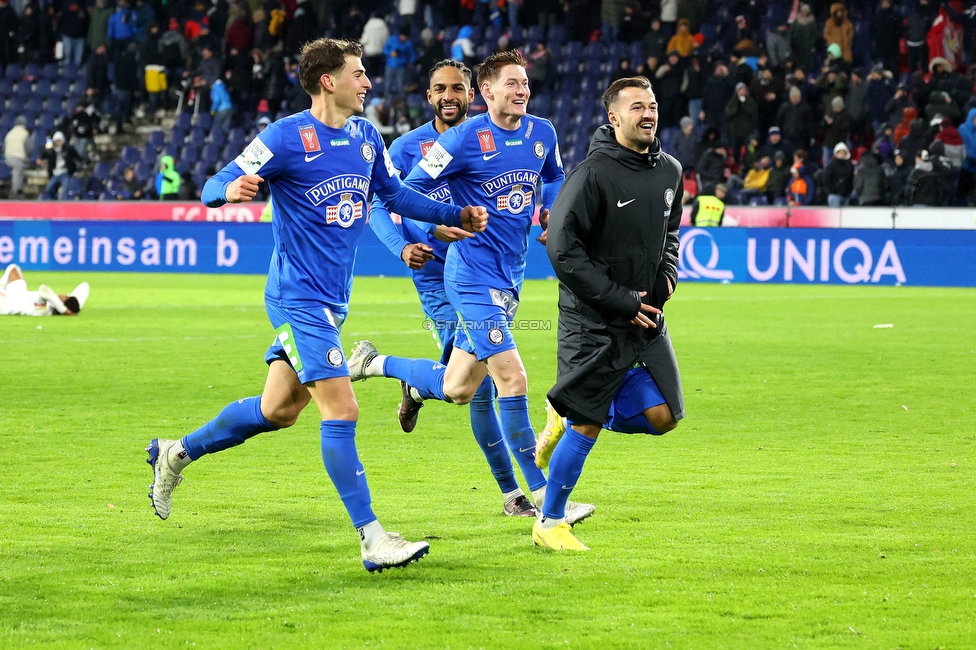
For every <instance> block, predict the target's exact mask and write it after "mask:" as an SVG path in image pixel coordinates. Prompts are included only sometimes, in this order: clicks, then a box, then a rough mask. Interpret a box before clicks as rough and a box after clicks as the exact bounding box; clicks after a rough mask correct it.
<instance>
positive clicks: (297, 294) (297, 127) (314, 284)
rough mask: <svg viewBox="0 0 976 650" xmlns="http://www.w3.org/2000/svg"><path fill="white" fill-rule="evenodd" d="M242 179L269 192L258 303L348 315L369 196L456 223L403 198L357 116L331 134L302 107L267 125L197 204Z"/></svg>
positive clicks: (442, 211) (217, 197)
mask: <svg viewBox="0 0 976 650" xmlns="http://www.w3.org/2000/svg"><path fill="white" fill-rule="evenodd" d="M242 174H259V175H260V176H261V177H262V178H263V179H264V180H265V181H266V182H267V183H268V184H269V186H270V189H271V203H272V207H273V213H274V218H273V220H272V230H273V232H274V253H273V254H272V258H271V266H270V270H269V272H268V282H267V284H266V285H265V299H266V300H267V301H268V302H269V303H270V304H274V305H276V306H279V307H283V308H308V307H316V306H321V305H325V306H327V307H329V309H330V310H332V311H333V312H335V313H339V314H346V313H348V308H349V307H348V306H349V294H350V292H351V289H352V273H353V266H354V264H355V260H356V246H357V244H358V242H359V238H360V236H361V235H362V232H363V226H364V225H365V223H366V218H365V217H366V215H367V212H368V211H367V206H368V202H369V200H370V199H371V198H372V195H373V193H374V192H375V193H377V194H379V195H380V196H383V197H384V198H386V199H387V200H388V201H392V200H394V199H396V198H397V197H400V198H402V199H403V200H404V201H406V203H407V205H406V206H405V207H408V208H409V210H410V212H411V213H412V214H414V215H418V214H424V215H425V216H429V217H430V218H431V219H432V220H437V221H438V222H448V223H452V222H456V221H457V219H456V213H457V208H454V207H450V206H446V205H443V204H438V203H434V202H432V201H430V200H429V199H427V198H426V197H423V196H419V195H416V194H414V193H412V192H410V193H409V194H410V195H412V196H407V195H405V194H404V193H403V190H405V188H404V187H403V184H402V182H401V180H400V177H399V174H398V173H397V170H396V168H395V167H394V165H393V161H392V160H391V159H390V156H389V153H388V152H387V150H386V146H385V145H384V143H383V138H382V137H381V136H380V134H379V133H378V132H377V131H376V129H375V128H374V127H373V125H372V124H370V123H369V122H368V121H367V120H365V119H363V118H360V117H351V118H349V119H348V120H347V121H346V124H345V125H344V126H343V127H342V128H339V129H333V128H330V127H328V126H326V125H325V124H322V123H321V122H319V121H318V120H317V119H315V118H314V117H312V115H311V113H310V112H309V111H307V110H306V111H303V112H301V113H296V114H295V115H291V116H289V117H286V118H283V119H281V120H278V121H277V122H274V123H273V124H270V125H269V126H268V127H267V128H266V129H265V130H264V131H262V132H261V134H260V135H259V136H258V137H256V138H255V139H254V140H253V141H252V142H251V143H250V144H249V145H248V146H247V147H246V148H245V149H244V151H243V153H241V155H240V156H238V157H237V158H236V159H235V160H234V161H232V162H230V163H228V164H227V166H225V167H224V168H223V169H222V170H221V171H220V172H218V173H217V175H216V176H214V177H213V178H211V179H210V180H209V181H207V186H206V187H205V188H204V196H203V200H204V202H205V203H207V205H210V206H217V205H221V204H223V203H224V202H225V200H224V195H225V193H226V187H227V185H228V184H229V183H230V182H232V181H233V180H234V179H236V178H237V177H239V176H241V175H242ZM418 201H419V202H422V203H418ZM404 211H407V210H404Z"/></svg>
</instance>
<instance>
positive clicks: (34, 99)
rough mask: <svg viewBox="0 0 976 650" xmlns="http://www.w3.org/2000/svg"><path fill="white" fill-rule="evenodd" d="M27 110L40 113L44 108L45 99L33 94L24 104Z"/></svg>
mask: <svg viewBox="0 0 976 650" xmlns="http://www.w3.org/2000/svg"><path fill="white" fill-rule="evenodd" d="M24 110H25V111H31V112H33V113H40V112H41V111H43V110H44V99H43V98H42V97H38V96H37V95H32V96H31V97H29V98H28V99H27V104H26V105H25V106H24Z"/></svg>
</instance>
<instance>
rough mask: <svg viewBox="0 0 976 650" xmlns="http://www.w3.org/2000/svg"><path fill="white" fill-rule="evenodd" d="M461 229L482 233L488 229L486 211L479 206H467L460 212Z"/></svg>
mask: <svg viewBox="0 0 976 650" xmlns="http://www.w3.org/2000/svg"><path fill="white" fill-rule="evenodd" d="M461 227H462V228H464V229H465V230H467V231H468V232H484V231H485V228H487V227H488V211H487V210H485V208H484V206H481V205H469V206H466V207H465V208H464V209H463V210H461Z"/></svg>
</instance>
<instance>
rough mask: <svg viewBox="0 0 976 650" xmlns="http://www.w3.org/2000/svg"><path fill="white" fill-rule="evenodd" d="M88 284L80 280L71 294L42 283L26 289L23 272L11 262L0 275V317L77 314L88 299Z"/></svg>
mask: <svg viewBox="0 0 976 650" xmlns="http://www.w3.org/2000/svg"><path fill="white" fill-rule="evenodd" d="M88 292H89V287H88V283H87V282H82V283H81V284H79V285H78V286H77V287H75V288H74V289H72V290H71V293H69V294H67V295H65V294H63V293H55V292H54V289H52V288H51V287H49V286H47V285H46V284H42V285H41V286H39V287H38V288H37V291H28V290H27V280H26V279H25V278H24V272H23V271H21V269H20V267H19V266H17V265H16V264H11V265H9V266H8V267H7V269H6V270H5V271H4V272H3V276H2V277H0V316H77V315H78V313H79V312H80V311H81V308H82V307H84V306H85V301H86V300H88Z"/></svg>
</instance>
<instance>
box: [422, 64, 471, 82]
mask: <svg viewBox="0 0 976 650" xmlns="http://www.w3.org/2000/svg"><path fill="white" fill-rule="evenodd" d="M442 68H456V69H457V70H459V71H460V72H461V76H462V77H464V81H465V82H466V83H467V84H468V85H469V86H470V85H471V68H469V67H468V66H466V65H464V64H463V63H461V62H460V61H455V60H454V59H444V60H443V61H438V62H437V63H436V64H435V65H434V67H433V68H431V69H430V72H428V73H427V81H428V82H430V80H431V79H433V78H434V73H435V72H437V71H438V70H441V69H442Z"/></svg>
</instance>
